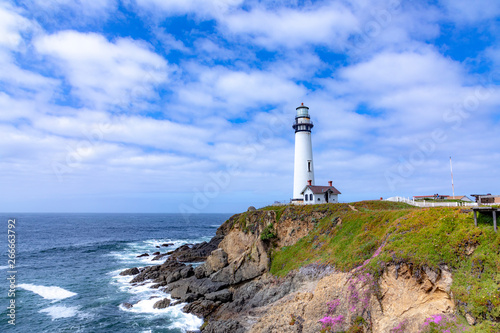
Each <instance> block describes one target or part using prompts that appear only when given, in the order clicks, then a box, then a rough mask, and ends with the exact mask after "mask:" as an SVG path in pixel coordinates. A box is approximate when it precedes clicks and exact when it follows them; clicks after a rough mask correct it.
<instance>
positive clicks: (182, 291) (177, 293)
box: [170, 284, 189, 299]
mask: <svg viewBox="0 0 500 333" xmlns="http://www.w3.org/2000/svg"><path fill="white" fill-rule="evenodd" d="M188 292H189V286H188V285H187V284H185V285H182V286H179V287H177V288H175V289H173V290H172V291H171V292H170V295H171V296H172V298H176V299H182V298H185V297H186V295H187V294H188Z"/></svg>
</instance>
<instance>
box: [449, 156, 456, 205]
mask: <svg viewBox="0 0 500 333" xmlns="http://www.w3.org/2000/svg"><path fill="white" fill-rule="evenodd" d="M450 171H451V190H452V191H453V199H455V185H453V166H452V164H451V156H450Z"/></svg>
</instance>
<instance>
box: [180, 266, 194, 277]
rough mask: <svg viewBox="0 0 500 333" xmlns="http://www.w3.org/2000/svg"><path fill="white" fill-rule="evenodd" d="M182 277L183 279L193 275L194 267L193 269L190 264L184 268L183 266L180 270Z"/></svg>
mask: <svg viewBox="0 0 500 333" xmlns="http://www.w3.org/2000/svg"><path fill="white" fill-rule="evenodd" d="M179 273H180V275H181V277H182V278H183V279H186V278H188V277H190V276H193V275H194V269H193V266H191V265H189V266H186V267H184V268H182V269H181V270H180V271H179Z"/></svg>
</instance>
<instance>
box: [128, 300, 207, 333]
mask: <svg viewBox="0 0 500 333" xmlns="http://www.w3.org/2000/svg"><path fill="white" fill-rule="evenodd" d="M163 298H170V296H167V295H165V294H163V296H160V297H157V298H151V299H145V300H141V301H138V302H137V303H135V304H133V306H132V307H131V308H129V309H127V308H125V307H124V306H123V305H120V309H121V310H123V311H128V312H132V313H146V314H152V315H167V316H168V317H169V318H171V319H173V320H174V321H175V322H174V323H173V324H172V325H170V326H169V327H170V328H180V329H183V330H197V329H198V328H199V327H200V326H201V325H202V324H203V320H202V319H200V318H198V317H196V316H194V315H192V314H189V313H184V312H182V308H183V307H184V306H185V305H186V303H181V304H177V305H175V306H169V307H167V308H164V309H155V308H153V306H154V304H155V303H156V302H158V301H159V300H161V299H163Z"/></svg>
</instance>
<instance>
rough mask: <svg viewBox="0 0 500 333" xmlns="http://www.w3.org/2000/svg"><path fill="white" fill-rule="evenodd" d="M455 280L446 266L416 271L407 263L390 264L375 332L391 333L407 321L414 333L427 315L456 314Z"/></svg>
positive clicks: (383, 280) (383, 281) (384, 277)
mask: <svg viewBox="0 0 500 333" xmlns="http://www.w3.org/2000/svg"><path fill="white" fill-rule="evenodd" d="M452 282H453V280H452V277H451V273H450V272H449V271H448V270H446V269H445V268H444V267H443V268H442V269H440V270H439V271H438V272H435V271H434V270H431V269H429V268H427V267H425V268H424V269H422V270H420V269H417V270H416V271H415V272H413V269H412V267H411V266H409V265H407V264H402V265H400V266H399V267H398V268H397V267H396V266H390V267H388V268H387V269H386V270H385V272H384V274H383V275H382V277H381V278H380V280H379V286H380V294H381V300H380V301H381V308H374V309H373V311H372V317H373V329H374V332H388V331H389V330H391V329H392V328H394V327H396V326H397V325H399V324H400V323H401V322H403V321H404V322H405V325H406V330H407V331H408V332H414V331H417V330H418V325H419V324H420V323H422V322H423V321H424V320H425V319H426V318H429V317H431V316H433V315H436V314H449V313H453V311H454V310H455V303H454V302H453V300H452V298H451V296H450V288H451V284H452ZM382 309H383V312H382Z"/></svg>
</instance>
